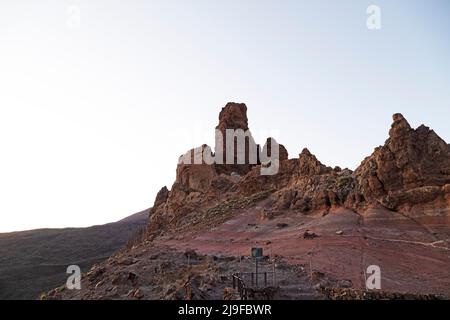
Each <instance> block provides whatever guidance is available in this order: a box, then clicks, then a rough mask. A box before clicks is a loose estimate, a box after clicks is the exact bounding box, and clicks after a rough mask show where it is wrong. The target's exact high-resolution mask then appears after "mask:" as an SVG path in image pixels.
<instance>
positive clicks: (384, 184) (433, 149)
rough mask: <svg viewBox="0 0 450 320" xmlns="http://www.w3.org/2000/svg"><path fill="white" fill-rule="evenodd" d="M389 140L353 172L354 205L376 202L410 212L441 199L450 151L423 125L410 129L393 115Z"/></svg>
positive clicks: (449, 180) (449, 167) (449, 171)
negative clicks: (354, 180)
mask: <svg viewBox="0 0 450 320" xmlns="http://www.w3.org/2000/svg"><path fill="white" fill-rule="evenodd" d="M393 120H394V122H393V124H392V127H391V129H390V131H389V139H387V140H386V142H385V144H384V145H383V146H380V147H378V148H376V149H375V151H374V152H373V154H372V155H371V156H369V157H367V158H366V159H365V160H364V161H363V162H362V163H361V165H360V166H359V167H358V169H357V170H356V171H355V177H356V182H357V183H356V186H355V189H354V191H353V194H352V196H353V197H354V199H353V201H354V204H356V205H358V204H362V205H364V204H370V203H379V204H381V205H383V206H385V207H386V208H389V209H392V210H400V211H404V212H408V211H411V210H412V209H413V207H414V206H415V205H417V204H421V203H422V204H423V203H427V202H431V201H434V200H436V199H438V198H439V197H445V191H444V186H445V185H446V184H448V183H450V148H449V146H448V144H447V143H446V142H445V141H444V140H442V139H441V138H440V137H439V136H438V135H437V134H436V133H435V132H434V131H433V130H430V129H429V128H428V127H425V126H424V125H422V126H420V127H418V128H417V129H415V130H414V129H412V128H411V126H410V125H409V123H408V121H407V120H406V119H405V118H404V117H403V116H402V115H401V114H395V115H394V116H393Z"/></svg>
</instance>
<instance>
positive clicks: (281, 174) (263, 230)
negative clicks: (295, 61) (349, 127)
mask: <svg viewBox="0 0 450 320" xmlns="http://www.w3.org/2000/svg"><path fill="white" fill-rule="evenodd" d="M227 129H233V130H237V129H241V130H243V131H245V132H247V134H246V137H245V138H246V140H245V148H244V149H243V150H241V152H244V155H243V157H244V159H245V161H244V162H243V163H242V162H241V163H238V161H237V160H238V158H239V154H238V152H239V150H235V151H234V154H232V157H230V158H232V159H233V160H235V161H234V162H233V163H231V164H230V163H227V162H226V161H225V160H226V158H227V154H226V153H227V149H226V148H225V147H224V145H226V144H227V143H229V141H227V140H226V134H225V131H226V130H227ZM217 132H220V133H222V136H223V137H225V139H222V140H221V139H216V145H215V146H214V152H212V150H213V148H211V147H209V146H207V145H203V146H200V147H198V148H195V149H191V150H190V151H188V153H187V154H185V155H184V158H185V159H186V155H187V157H188V158H189V157H191V155H193V154H195V153H200V154H202V155H204V154H207V155H208V156H213V157H214V156H216V161H215V162H214V163H207V162H206V161H203V160H202V161H201V162H200V163H195V162H191V163H185V162H182V161H180V163H179V164H178V166H177V168H176V180H175V182H174V183H173V185H172V187H171V189H170V190H169V189H168V188H167V187H163V188H162V189H161V190H160V191H159V192H158V194H157V196H156V199H155V201H154V205H153V208H152V209H151V211H150V215H149V224H148V234H147V236H146V237H145V239H144V240H143V241H142V242H139V243H136V245H135V246H134V247H133V248H131V249H130V250H128V251H126V252H120V253H118V254H116V255H114V256H112V257H111V258H110V259H108V260H107V261H105V262H103V263H100V264H99V265H96V266H94V268H93V269H92V270H91V271H90V272H89V273H88V276H87V277H84V278H83V280H82V281H83V286H82V290H79V291H68V290H64V289H63V288H62V287H61V288H57V289H55V290H52V291H51V292H49V293H48V295H47V296H46V298H50V299H59V298H64V299H67V298H68V299H71V298H74V299H78V298H83V299H86V298H87V299H97V298H100V299H101V298H107V299H111V298H112V299H182V298H190V299H226V298H229V297H234V298H239V295H238V294H237V293H236V292H235V291H233V289H232V274H233V273H240V274H245V273H246V272H251V271H252V270H253V269H252V268H253V264H252V259H251V257H249V253H250V248H252V247H261V248H263V250H264V253H265V258H264V259H265V261H266V262H265V264H263V265H266V266H267V268H268V270H270V271H271V272H275V273H276V274H277V277H276V279H277V280H274V279H275V277H274V279H273V281H272V283H270V287H271V288H272V289H271V290H269V289H268V290H267V291H252V294H253V297H256V298H264V297H265V298H270V299H276V298H284V299H327V298H330V292H334V293H335V292H339V294H342V292H362V293H361V294H354V295H353V296H354V297H359V298H364V297H368V296H374V295H373V294H367V295H366V294H364V292H363V291H358V290H361V289H363V290H365V289H367V288H366V280H367V279H366V278H367V276H368V275H367V274H366V270H367V268H368V267H369V266H373V265H376V266H378V267H379V268H380V270H381V288H379V289H378V291H377V293H376V294H375V295H376V296H379V297H381V298H383V297H385V298H386V297H387V298H398V299H401V298H402V297H403V298H404V297H411V296H414V295H415V297H425V298H439V297H448V296H449V295H450V256H449V250H450V215H449V212H450V145H449V144H447V143H446V142H445V141H444V140H442V139H441V138H440V137H439V136H438V135H437V134H436V133H435V132H434V131H433V130H431V129H430V128H428V127H426V126H424V125H422V126H420V127H418V128H416V129H414V128H412V127H411V126H410V125H409V123H408V121H407V120H406V119H405V118H404V117H403V116H402V115H401V114H395V115H394V116H393V123H392V126H391V128H390V130H389V136H388V138H387V140H386V141H385V142H384V144H383V145H382V146H379V147H377V148H375V150H374V151H373V153H372V154H371V155H369V156H368V157H367V158H365V159H364V160H363V161H362V162H361V164H360V166H359V167H358V168H356V169H355V170H354V171H352V170H350V169H341V168H339V167H335V168H332V167H329V166H327V165H325V164H323V163H321V162H320V160H319V159H317V158H316V157H315V156H314V155H313V154H312V153H311V152H310V151H309V150H308V149H307V148H303V150H302V151H301V152H300V154H299V155H298V156H296V157H291V158H289V156H288V152H287V150H286V148H285V147H284V146H283V145H281V144H278V142H276V141H275V140H274V139H269V138H268V139H267V141H264V145H262V147H261V146H260V145H257V144H256V143H255V142H254V141H253V137H252V135H251V133H250V130H249V122H248V119H247V106H246V105H245V104H242V103H228V104H227V105H226V106H225V107H224V108H222V110H221V111H220V114H219V123H218V125H217V127H216V136H217ZM232 143H234V141H233V142H232ZM252 143H255V145H256V152H257V157H256V161H251V152H252ZM275 143H276V146H277V149H278V150H279V154H278V157H277V159H276V160H275V159H271V161H268V162H267V161H264V160H265V159H264V157H263V155H270V154H272V152H273V150H274V149H273V147H274V146H275ZM217 155H219V159H222V160H223V161H217ZM275 161H276V163H277V165H278V170H277V173H276V174H270V175H264V174H261V168H262V167H265V166H268V165H270V164H271V162H275ZM121 261H127V262H126V263H125V262H121ZM128 262H130V263H128ZM266 276H267V275H266ZM117 279H118V280H117ZM248 281H249V280H248ZM250 287H251V286H250ZM268 287H269V285H267V288H268ZM346 290H350V291H346ZM355 290H356V291H355ZM269 293H270V294H269ZM345 294H346V293H345ZM345 294H344V295H345ZM333 297H334V298H336V297H335V296H333Z"/></svg>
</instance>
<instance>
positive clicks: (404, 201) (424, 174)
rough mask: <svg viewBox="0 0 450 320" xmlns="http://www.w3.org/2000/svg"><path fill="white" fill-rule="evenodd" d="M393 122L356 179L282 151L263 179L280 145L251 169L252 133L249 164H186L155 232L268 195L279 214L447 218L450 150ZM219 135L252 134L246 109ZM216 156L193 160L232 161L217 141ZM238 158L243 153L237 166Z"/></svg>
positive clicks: (224, 114) (427, 133) (424, 131)
mask: <svg viewBox="0 0 450 320" xmlns="http://www.w3.org/2000/svg"><path fill="white" fill-rule="evenodd" d="M393 120H394V122H393V124H392V127H391V129H390V131H389V138H388V139H387V140H386V142H385V144H384V145H383V146H380V147H378V148H376V149H375V151H374V152H373V154H372V155H370V156H369V157H367V158H366V159H365V160H364V161H363V162H362V163H361V165H360V166H359V167H358V168H357V169H356V170H355V171H354V172H353V171H351V170H349V169H344V170H342V169H340V168H339V167H336V168H334V169H333V168H331V167H327V166H325V165H324V164H322V163H321V162H320V161H319V160H318V159H317V158H316V157H315V156H314V155H313V154H311V152H310V151H309V150H308V149H306V148H305V149H303V151H302V152H301V153H300V154H299V156H298V158H294V159H288V152H287V150H286V149H285V148H284V146H283V145H281V144H280V145H279V157H278V158H279V160H277V161H278V162H279V170H278V173H277V174H275V175H261V171H260V170H261V166H264V165H266V164H265V163H264V161H261V160H263V159H262V156H261V155H264V154H267V155H270V154H271V153H272V152H271V151H272V150H271V141H273V142H274V143H277V142H276V141H275V140H270V139H268V140H267V141H266V143H265V145H264V146H263V148H262V149H260V148H259V146H258V149H257V150H258V161H257V163H249V162H248V158H249V157H248V152H249V149H248V143H254V142H253V138H252V137H251V134H250V133H249V134H248V136H247V138H248V140H247V141H246V143H247V144H246V149H245V152H246V162H245V163H244V164H236V163H233V164H217V163H211V164H207V163H205V162H204V161H202V162H200V163H199V164H185V163H180V164H179V165H178V167H177V177H176V181H175V183H174V184H173V186H172V189H171V190H170V192H167V189H163V190H161V191H160V193H158V196H157V199H156V201H155V205H154V208H153V211H152V214H151V219H150V226H151V230H153V231H156V230H158V231H160V230H161V227H162V226H164V228H167V227H169V226H170V225H180V224H186V223H189V221H190V219H191V218H190V217H192V216H195V214H199V213H201V212H205V211H206V210H208V209H209V208H211V207H213V206H217V205H218V204H220V203H222V202H224V201H229V200H230V199H240V198H243V197H250V196H252V195H255V194H258V193H262V192H263V193H265V194H268V198H269V202H270V203H271V208H272V210H294V211H297V212H302V213H304V214H322V215H324V214H327V213H328V212H329V211H330V210H331V209H333V208H339V207H343V208H348V209H352V210H354V211H356V212H360V213H364V211H365V210H367V209H368V208H370V207H373V206H382V207H384V208H387V209H389V210H396V211H400V212H402V213H405V214H407V215H408V214H410V215H415V214H428V213H430V212H431V213H432V214H441V213H442V214H446V213H447V212H448V208H449V207H450V194H449V191H450V147H449V145H448V144H447V143H446V142H445V141H443V140H442V139H441V138H439V136H438V135H437V134H436V133H435V132H434V131H432V130H430V129H429V128H427V127H425V126H423V125H422V126H420V127H419V128H417V129H412V128H411V126H410V125H409V123H408V122H407V120H406V119H405V118H404V117H403V116H402V115H401V114H395V115H394V116H393ZM216 129H217V130H218V131H219V132H221V133H222V134H223V136H224V137H225V136H226V134H225V131H226V129H242V130H248V119H247V107H246V106H245V104H236V103H228V104H227V105H226V106H225V107H224V108H223V109H222V111H221V112H220V115H219V124H218V126H217V127H216ZM215 151H216V153H215V154H213V153H212V152H211V148H210V147H208V146H206V145H204V146H202V147H200V148H197V149H193V150H191V152H190V153H188V154H187V157H188V158H189V157H192V158H191V159H193V157H194V156H195V154H197V155H203V154H205V153H207V154H208V155H209V156H212V157H214V156H217V155H218V154H219V155H220V154H221V153H222V154H223V156H224V158H223V160H225V159H226V152H225V151H226V150H225V148H224V145H223V144H221V142H220V141H219V142H217V141H216V148H215ZM185 157H186V155H185ZM237 157H238V155H237V153H236V150H235V154H234V155H233V158H234V160H236V159H237ZM191 163H193V162H191ZM197 163H198V162H197Z"/></svg>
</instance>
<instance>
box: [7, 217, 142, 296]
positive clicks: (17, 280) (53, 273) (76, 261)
mask: <svg viewBox="0 0 450 320" xmlns="http://www.w3.org/2000/svg"><path fill="white" fill-rule="evenodd" d="M148 212H149V210H144V211H142V212H139V213H137V214H134V215H132V216H130V217H128V218H125V219H123V220H121V221H118V222H114V223H109V224H105V225H99V226H92V227H88V228H66V229H38V230H29V231H21V232H11V233H2V234H0V299H37V298H38V296H39V294H40V293H42V292H45V291H47V290H49V289H51V288H52V287H55V286H57V285H59V284H60V283H61V282H65V279H67V277H68V276H69V275H68V274H66V270H67V267H68V266H69V265H78V266H79V267H80V268H81V270H82V272H85V271H88V270H89V269H90V268H91V266H92V265H93V264H94V263H97V262H100V261H102V260H105V259H106V258H108V257H109V256H110V255H111V254H113V253H114V252H115V251H117V250H119V249H121V248H123V247H124V246H125V244H126V243H127V241H128V240H129V239H130V237H131V236H132V234H133V233H134V232H136V230H138V229H139V228H142V227H144V226H145V225H146V224H147V220H148Z"/></svg>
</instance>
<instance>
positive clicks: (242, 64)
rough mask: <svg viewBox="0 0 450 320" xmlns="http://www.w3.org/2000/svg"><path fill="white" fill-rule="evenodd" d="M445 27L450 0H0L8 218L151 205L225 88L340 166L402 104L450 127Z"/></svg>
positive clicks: (289, 137)
mask: <svg viewBox="0 0 450 320" xmlns="http://www.w3.org/2000/svg"><path fill="white" fill-rule="evenodd" d="M372 4H375V5H378V6H379V7H380V9H381V30H369V29H368V28H367V26H366V20H367V18H368V14H367V13H366V9H367V7H368V6H369V5H372ZM449 39H450V4H449V2H448V1H447V0H441V1H440V0H422V1H414V0H395V1H387V0H377V1H375V0H371V1H365V0H354V1H350V0H339V1H337V0H327V1H318V0H314V1H308V2H306V1H300V0H293V1H287V0H284V1H283V0H277V1H268V0H258V1H257V0H252V1H251V0H240V1H235V0H231V1H230V0H227V1H219V0H214V1H212V0H202V1H200V0H189V1H188V0H182V1H181V0H180V1H175V0H161V1H133V0H127V1H111V0H108V1H106V0H104V1H100V0H86V1H81V0H71V1H67V0H66V1H61V0H55V1H45V0H41V1H32V0H29V1H21V0H5V1H2V2H1V3H0V232H4V231H12V230H23V229H31V228H40V227H66V226H87V225H93V224H101V223H106V222H111V221H115V220H118V219H120V218H123V217H125V216H127V215H129V214H132V213H134V212H137V211H140V210H142V209H145V208H148V207H150V206H151V205H152V204H153V200H154V197H155V194H156V192H157V191H158V190H159V189H160V188H161V187H162V186H164V185H167V186H168V187H169V188H170V186H171V184H172V182H173V180H174V178H175V168H176V164H177V159H178V156H179V155H181V154H182V153H184V152H185V151H187V150H188V149H189V148H191V147H196V146H200V145H201V144H202V143H209V144H212V142H213V139H214V127H215V126H216V124H217V118H218V113H219V111H220V109H221V108H222V107H223V106H224V105H225V104H226V103H227V102H228V101H234V102H245V103H246V104H247V106H248V109H249V110H248V115H249V119H250V128H251V129H252V132H253V134H254V136H255V138H256V139H257V141H263V138H264V137H266V136H268V135H274V136H275V138H277V140H278V141H279V142H280V143H283V144H284V145H285V146H286V147H287V149H288V151H289V153H290V156H291V157H296V156H297V155H298V153H299V152H300V151H301V150H302V148H303V147H308V148H309V149H310V150H311V152H312V153H314V154H315V155H316V156H317V157H318V158H319V160H321V161H322V162H323V163H325V164H327V165H331V166H335V165H339V166H341V167H349V168H351V169H354V168H356V167H357V166H358V164H359V163H360V162H361V161H362V160H363V158H364V157H366V156H368V155H369V154H370V153H371V152H372V151H373V148H374V147H376V146H378V145H380V144H383V142H384V140H385V139H386V138H387V132H388V129H389V126H390V124H391V115H392V114H393V113H396V112H401V113H403V114H404V116H405V117H406V118H407V119H408V120H409V121H410V123H411V124H412V125H413V126H418V125H420V124H421V123H425V124H426V125H428V126H430V127H432V128H433V129H435V131H436V132H437V133H438V134H439V135H440V136H441V137H442V138H444V139H445V140H446V141H447V142H450V126H449V125H448V123H449V119H450V90H449V84H450V59H449V58H450V41H449Z"/></svg>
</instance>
